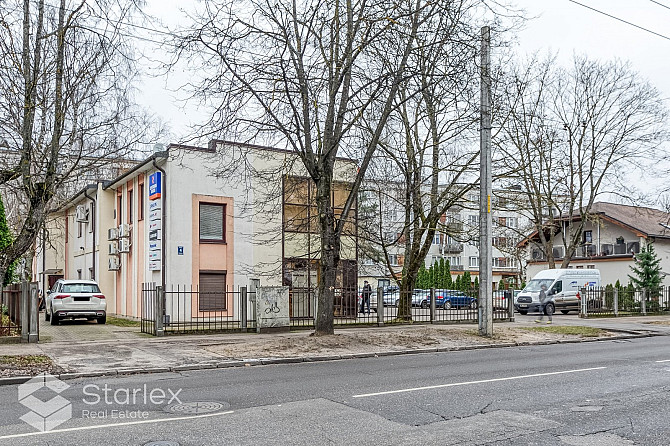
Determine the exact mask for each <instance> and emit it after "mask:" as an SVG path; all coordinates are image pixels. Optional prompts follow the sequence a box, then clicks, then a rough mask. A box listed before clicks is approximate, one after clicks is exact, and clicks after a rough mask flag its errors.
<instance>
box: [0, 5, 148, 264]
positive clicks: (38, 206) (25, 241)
mask: <svg viewBox="0 0 670 446" xmlns="http://www.w3.org/2000/svg"><path fill="white" fill-rule="evenodd" d="M33 8H35V9H33ZM136 8H137V4H136V3H135V2H134V1H124V0H98V1H95V2H86V1H84V0H80V1H74V2H69V1H66V0H60V1H59V3H58V6H53V5H51V4H49V3H46V2H45V1H44V0H39V1H37V2H35V1H30V0H23V1H18V0H17V1H12V2H5V3H4V4H3V7H2V9H1V10H0V60H1V61H2V62H0V140H2V141H4V144H3V145H4V146H5V150H4V151H3V157H2V159H1V160H0V186H1V187H2V188H3V190H4V191H5V196H9V197H10V200H11V206H18V207H21V212H20V213H18V215H19V219H18V221H17V222H16V232H17V233H16V236H15V237H14V239H13V242H12V244H11V245H9V246H8V247H6V248H5V249H4V250H3V251H2V252H0V275H2V274H4V271H5V270H6V269H7V267H8V266H9V265H10V264H11V263H12V262H13V261H14V260H15V259H17V258H18V257H20V256H22V255H23V254H24V253H26V252H27V251H28V250H29V249H30V247H31V245H33V243H34V241H35V239H36V237H37V235H38V233H39V231H40V229H41V228H42V226H43V225H44V222H45V219H46V218H47V215H48V213H49V211H50V210H51V209H52V208H53V206H54V204H55V203H56V200H57V199H58V198H59V197H62V195H63V193H65V192H66V191H68V190H69V191H72V185H73V184H76V183H77V182H80V178H81V176H82V175H84V174H86V173H87V172H89V171H91V170H93V169H97V168H100V167H101V166H104V165H106V164H108V163H110V162H114V161H116V160H117V159H118V158H119V157H124V156H127V155H128V154H129V153H130V152H131V151H132V149H133V147H134V146H135V144H136V143H137V142H139V141H141V140H142V139H143V138H146V137H147V136H148V135H149V134H150V131H151V130H152V123H151V121H150V120H149V119H148V118H147V117H146V114H145V113H144V112H142V111H141V110H139V109H137V108H136V107H135V106H133V103H132V89H131V85H132V80H133V77H134V76H135V73H136V71H135V69H134V67H133V65H134V62H135V61H134V58H133V54H132V49H131V47H130V46H129V45H128V42H127V40H128V37H127V36H126V35H125V34H124V33H123V32H122V28H123V26H124V25H122V23H126V21H127V20H129V19H128V17H129V14H130V12H131V11H133V10H134V9H136ZM68 186H70V187H69V188H68Z"/></svg>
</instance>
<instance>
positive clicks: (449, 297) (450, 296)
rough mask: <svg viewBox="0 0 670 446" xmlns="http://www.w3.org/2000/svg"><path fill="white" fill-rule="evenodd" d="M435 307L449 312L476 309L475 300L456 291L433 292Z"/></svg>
mask: <svg viewBox="0 0 670 446" xmlns="http://www.w3.org/2000/svg"><path fill="white" fill-rule="evenodd" d="M435 307H439V308H443V309H445V310H449V309H451V308H470V309H472V310H475V309H476V308H477V298H475V297H471V296H468V295H466V294H465V293H463V292H462V291H456V290H440V291H435Z"/></svg>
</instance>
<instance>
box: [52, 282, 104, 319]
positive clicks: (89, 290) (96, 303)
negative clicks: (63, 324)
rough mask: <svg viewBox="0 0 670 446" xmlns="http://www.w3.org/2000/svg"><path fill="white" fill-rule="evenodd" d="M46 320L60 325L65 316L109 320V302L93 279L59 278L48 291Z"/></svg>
mask: <svg viewBox="0 0 670 446" xmlns="http://www.w3.org/2000/svg"><path fill="white" fill-rule="evenodd" d="M46 307H47V308H46V311H45V315H44V320H46V321H51V325H58V322H59V321H60V320H61V319H64V318H72V319H74V318H86V319H88V320H90V321H92V320H93V319H97V320H98V323H99V324H104V323H105V322H107V302H106V300H105V296H104V294H102V293H101V292H100V287H98V284H97V283H95V282H94V281H92V280H63V279H61V280H58V281H57V282H56V283H55V284H54V286H53V288H52V289H51V291H47V302H46Z"/></svg>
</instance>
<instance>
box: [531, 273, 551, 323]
mask: <svg viewBox="0 0 670 446" xmlns="http://www.w3.org/2000/svg"><path fill="white" fill-rule="evenodd" d="M550 301H551V298H550V297H549V296H548V295H547V285H546V284H544V283H543V284H542V286H541V287H540V318H539V319H535V322H536V323H538V324H541V323H542V320H543V319H544V313H545V312H546V313H547V317H548V318H549V320H548V321H547V324H551V323H552V321H553V319H552V314H553V312H554V306H553V305H547V304H548V303H549V302H550Z"/></svg>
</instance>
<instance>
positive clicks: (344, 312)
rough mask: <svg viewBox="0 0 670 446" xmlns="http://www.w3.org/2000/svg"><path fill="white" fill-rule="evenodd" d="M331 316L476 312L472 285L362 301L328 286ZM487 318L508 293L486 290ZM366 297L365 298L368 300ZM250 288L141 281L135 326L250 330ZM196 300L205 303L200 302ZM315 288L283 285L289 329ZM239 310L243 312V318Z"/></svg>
mask: <svg viewBox="0 0 670 446" xmlns="http://www.w3.org/2000/svg"><path fill="white" fill-rule="evenodd" d="M334 291H335V292H334V298H333V313H334V314H333V316H334V324H335V325H336V326H338V327H351V326H364V325H375V326H376V325H385V324H406V323H411V322H419V323H460V322H465V323H476V322H477V321H478V320H479V318H480V314H481V302H480V299H479V296H478V295H479V292H478V290H474V289H472V290H468V291H465V292H463V291H457V290H437V289H431V290H415V291H413V292H404V293H401V292H399V291H398V290H392V289H391V290H389V289H387V290H385V289H382V288H379V289H377V290H373V291H372V294H371V295H370V299H366V300H365V301H364V300H363V293H362V290H356V289H350V288H337V289H335V290H334ZM489 298H490V299H491V300H492V302H493V318H494V320H496V321H506V320H511V319H512V318H513V310H514V308H513V302H512V297H511V293H509V294H496V297H494V295H493V294H492V295H491V296H490V297H489ZM368 300H369V302H368ZM255 301H256V293H255V291H249V290H248V289H247V288H246V287H241V288H239V289H238V290H237V291H233V290H226V291H221V292H217V293H208V294H207V295H206V296H205V295H204V294H203V293H202V292H201V291H199V290H198V289H197V288H194V287H189V286H177V287H169V288H168V289H166V290H163V289H162V288H161V287H157V286H156V285H155V284H153V283H146V284H143V287H142V311H141V331H142V332H143V333H149V334H153V335H156V336H161V335H163V334H169V333H198V332H217V331H219V332H220V331H245V330H247V329H253V330H255V329H256V313H255V311H256V305H255ZM202 302H207V305H206V307H203V306H202ZM316 306H317V290H316V289H309V288H293V289H291V290H289V319H290V328H291V329H312V328H314V322H315V315H316ZM243 315H245V317H243Z"/></svg>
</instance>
